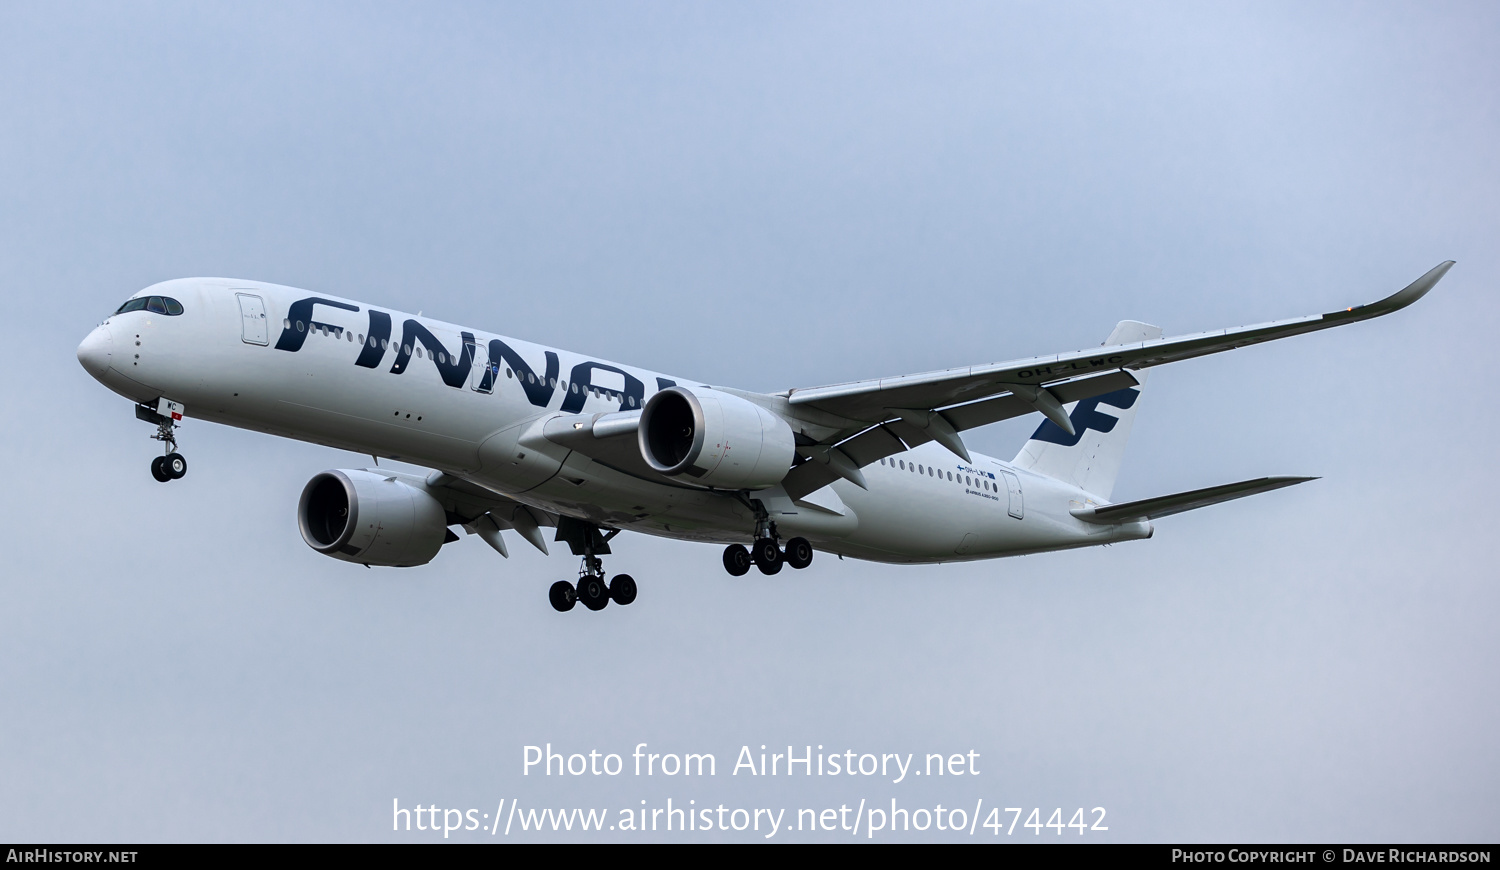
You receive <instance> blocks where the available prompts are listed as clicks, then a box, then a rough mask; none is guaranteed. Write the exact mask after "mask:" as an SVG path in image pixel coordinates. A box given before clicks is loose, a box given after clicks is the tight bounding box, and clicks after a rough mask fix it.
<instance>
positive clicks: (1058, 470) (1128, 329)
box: [1013, 320, 1161, 499]
mask: <svg viewBox="0 0 1500 870" xmlns="http://www.w3.org/2000/svg"><path fill="white" fill-rule="evenodd" d="M1156 338H1161V327H1159V326H1152V325H1150V324H1147V323H1139V322H1137V321H1134V320H1122V321H1120V323H1119V325H1118V326H1116V327H1115V331H1114V332H1111V333H1110V334H1109V339H1108V340H1107V341H1105V342H1104V344H1105V346H1110V345H1119V344H1135V343H1137V342H1141V341H1151V340H1152V339H1156ZM1131 374H1132V375H1134V376H1135V379H1136V381H1137V386H1134V387H1126V388H1125V389H1122V390H1116V391H1114V392H1112V393H1105V394H1104V395H1102V396H1094V397H1093V398H1091V399H1084V400H1083V401H1081V402H1077V403H1075V404H1074V405H1073V406H1072V407H1071V408H1070V409H1068V419H1069V420H1070V421H1071V422H1072V424H1073V433H1074V434H1072V435H1069V434H1068V433H1067V432H1065V431H1063V428H1062V427H1061V426H1058V425H1057V424H1056V423H1054V422H1052V421H1051V420H1044V421H1042V425H1040V426H1038V427H1037V430H1036V432H1035V433H1033V434H1032V436H1031V440H1030V441H1027V442H1026V446H1024V447H1022V448H1021V452H1020V453H1018V454H1016V459H1015V462H1014V463H1013V464H1014V465H1015V466H1017V467H1019V468H1026V469H1030V470H1031V471H1035V472H1036V473H1038V474H1045V475H1046V476H1048V477H1052V478H1056V479H1057V480H1061V481H1064V482H1065V483H1070V484H1073V485H1074V486H1076V487H1078V488H1079V489H1081V490H1083V491H1084V492H1087V493H1091V494H1093V495H1097V496H1099V497H1100V498H1103V499H1108V498H1109V494H1110V492H1111V491H1112V490H1114V488H1115V478H1116V477H1118V476H1119V474H1120V462H1121V461H1122V459H1123V458H1124V456H1125V442H1126V441H1127V440H1128V439H1129V438H1130V425H1131V423H1133V422H1134V421H1135V411H1136V405H1137V403H1138V401H1139V400H1140V397H1141V388H1142V387H1143V386H1144V385H1145V383H1146V373H1145V372H1144V371H1134V372H1131Z"/></svg>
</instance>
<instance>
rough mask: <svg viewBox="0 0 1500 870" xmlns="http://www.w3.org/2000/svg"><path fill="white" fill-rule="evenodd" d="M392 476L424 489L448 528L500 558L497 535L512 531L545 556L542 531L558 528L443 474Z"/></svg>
mask: <svg viewBox="0 0 1500 870" xmlns="http://www.w3.org/2000/svg"><path fill="white" fill-rule="evenodd" d="M369 470H370V471H374V472H376V473H377V474H392V473H393V472H391V471H390V470H389V469H385V468H372V469H369ZM394 474H395V476H397V477H401V478H403V479H406V480H407V481H408V482H410V483H412V484H413V485H416V486H419V487H421V488H423V489H425V490H426V491H427V492H428V493H429V494H431V495H432V496H433V497H434V498H436V499H437V500H438V501H439V502H440V503H442V505H443V509H444V510H445V511H447V512H448V522H449V525H455V524H456V525H461V526H463V529H464V531H466V532H468V533H469V534H476V535H479V536H480V537H481V538H483V539H484V541H485V543H487V544H489V545H490V546H491V547H494V548H495V549H496V550H497V551H499V553H500V555H502V556H505V557H507V558H508V557H509V556H510V553H509V552H507V551H506V549H505V539H504V538H503V537H501V535H500V532H501V531H504V530H507V529H513V530H515V531H516V533H518V534H519V535H520V536H521V537H522V538H524V539H526V541H527V542H528V543H530V544H531V545H532V546H533V547H536V548H537V549H538V550H541V551H542V552H543V553H545V552H547V539H546V537H544V536H543V534H542V529H541V527H542V526H555V525H557V524H558V518H557V516H556V515H555V514H552V513H549V512H547V511H543V510H538V509H536V508H534V507H529V506H527V505H523V504H521V503H520V502H518V501H516V500H514V499H512V498H508V497H507V496H505V495H502V494H501V493H498V492H495V491H494V490H491V489H487V488H485V487H483V486H480V485H479V484H477V483H472V482H470V481H467V480H464V479H463V478H460V477H455V476H453V475H451V474H447V473H446V472H442V471H434V472H432V473H431V474H429V475H428V476H427V477H425V478H421V477H417V476H416V475H411V474H403V473H399V472H396V473H394ZM454 540H456V538H454Z"/></svg>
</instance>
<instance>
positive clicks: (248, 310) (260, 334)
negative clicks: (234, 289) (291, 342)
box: [234, 293, 269, 345]
mask: <svg viewBox="0 0 1500 870" xmlns="http://www.w3.org/2000/svg"><path fill="white" fill-rule="evenodd" d="M234 295H235V297H236V298H238V299H239V300H240V323H241V325H242V329H243V331H242V332H241V333H240V335H241V338H242V339H243V340H244V342H245V344H259V345H264V344H266V336H267V335H268V334H269V332H268V329H267V326H266V303H265V302H264V301H263V300H262V299H261V298H260V297H259V296H254V295H251V294H249V293H236V294H234Z"/></svg>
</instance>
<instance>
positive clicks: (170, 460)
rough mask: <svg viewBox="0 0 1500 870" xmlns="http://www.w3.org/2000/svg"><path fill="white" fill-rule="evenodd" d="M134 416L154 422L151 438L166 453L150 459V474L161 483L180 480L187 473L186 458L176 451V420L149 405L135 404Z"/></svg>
mask: <svg viewBox="0 0 1500 870" xmlns="http://www.w3.org/2000/svg"><path fill="white" fill-rule="evenodd" d="M178 407H181V406H178ZM135 416H136V417H137V418H139V419H141V420H145V421H146V422H147V423H155V424H156V434H154V435H152V436H151V440H153V441H160V442H161V443H162V448H163V450H164V451H165V453H166V455H165V456H158V457H156V458H155V459H153V460H151V476H152V477H154V478H156V479H157V481H159V482H161V483H169V482H171V481H174V480H181V479H182V478H183V477H184V476H185V475H187V460H186V459H184V458H183V456H182V454H181V453H178V452H177V436H176V429H177V421H175V420H173V419H172V418H171V417H169V416H166V415H164V414H158V413H157V412H156V411H154V410H152V409H151V407H150V406H149V405H136V406H135Z"/></svg>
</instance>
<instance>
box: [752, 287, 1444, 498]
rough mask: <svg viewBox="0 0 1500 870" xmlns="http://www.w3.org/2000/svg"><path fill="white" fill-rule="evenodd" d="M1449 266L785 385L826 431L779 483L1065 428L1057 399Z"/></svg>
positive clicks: (1107, 388) (1284, 327)
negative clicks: (1301, 302)
mask: <svg viewBox="0 0 1500 870" xmlns="http://www.w3.org/2000/svg"><path fill="white" fill-rule="evenodd" d="M1452 266H1453V261H1452V260H1447V261H1444V262H1443V263H1440V264H1438V265H1437V266H1435V267H1433V268H1432V269H1431V270H1429V271H1428V272H1427V274H1425V275H1423V276H1422V277H1420V278H1418V279H1417V280H1415V281H1413V282H1412V283H1410V284H1408V285H1407V286H1406V287H1405V288H1403V289H1401V290H1399V291H1397V292H1396V293H1393V294H1391V295H1390V296H1387V297H1386V298H1384V299H1381V300H1379V301H1378V302H1372V303H1370V304H1368V305H1356V306H1351V307H1349V308H1345V309H1343V310H1341V311H1334V312H1330V313H1328V314H1321V315H1313V316H1310V317H1299V318H1296V319H1293V320H1279V321H1275V322H1272V323H1263V324H1259V325H1256V326H1243V327H1239V328H1235V329H1222V330H1217V331H1214V332H1202V333H1197V334H1195V335H1184V336H1177V337H1173V338H1159V339H1153V340H1149V341H1138V342H1133V343H1129V344H1120V345H1112V346H1107V347H1101V348H1094V349H1090V350H1080V351H1075V352H1073V353H1064V354H1057V355H1055V356H1041V357H1033V358H1031V359H1024V360H1013V361H1011V362H1003V363H994V364H991V365H983V366H970V367H967V368H957V369H946V370H944V371H937V372H927V373H924V374H916V375H903V376H901V377H895V378H880V379H876V380H868V381H855V382H853V383H847V384H834V385H831V386H826V387H812V388H806V389H794V390H789V391H787V392H785V393H782V394H781V397H784V398H785V400H786V402H787V405H786V408H785V411H784V413H785V414H787V415H789V416H792V417H795V418H798V419H801V420H804V421H809V422H814V421H815V422H816V423H817V424H818V426H819V427H821V428H822V430H823V431H822V432H820V433H819V434H820V435H822V436H823V437H820V438H807V439H806V440H808V441H809V442H810V443H808V444H805V445H799V447H798V451H799V452H800V453H802V454H803V455H804V456H805V457H806V458H808V459H811V460H814V461H812V462H806V463H803V464H800V465H798V466H797V467H796V468H793V469H792V471H791V473H790V474H789V475H788V476H787V479H786V482H785V484H784V485H785V487H786V489H787V491H788V493H789V494H790V495H791V496H792V497H793V498H799V497H801V496H802V495H805V494H807V493H810V492H812V491H813V490H816V489H819V488H820V487H823V486H826V485H827V484H829V483H832V482H833V481H834V480H837V479H838V478H840V477H842V478H845V479H848V480H851V481H853V482H855V483H856V484H859V485H860V486H863V485H864V481H863V475H861V474H860V472H859V468H860V467H862V466H864V465H868V464H870V463H872V462H876V461H878V460H879V459H881V458H883V457H886V456H891V455H893V454H895V453H899V452H901V451H903V450H906V449H907V448H908V447H915V446H916V445H917V444H920V443H924V442H926V441H934V440H935V441H938V442H939V443H941V444H943V445H944V446H945V447H947V448H949V449H950V450H952V451H953V452H954V453H956V454H958V455H959V456H960V457H962V458H964V459H966V460H967V459H968V458H969V457H968V451H967V450H965V449H964V447H963V442H962V440H961V439H960V438H959V437H958V432H960V431H962V430H964V429H969V428H973V427H975V426H981V425H985V424H987V423H993V422H996V421H998V420H1004V419H1007V418H1009V417H1016V416H1020V415H1022V414H1028V413H1031V412H1032V411H1039V412H1041V413H1042V415H1043V416H1045V417H1046V418H1047V419H1049V420H1051V421H1052V422H1054V423H1056V424H1057V425H1058V426H1059V427H1061V428H1062V429H1063V430H1065V431H1067V432H1068V433H1069V434H1072V431H1073V427H1072V423H1071V421H1070V420H1069V419H1068V416H1067V414H1066V412H1065V411H1064V409H1063V405H1065V404H1068V403H1069V402H1076V401H1079V400H1081V399H1086V398H1090V397H1092V396H1098V395H1103V394H1105V393H1109V392H1113V391H1115V390H1118V389H1123V388H1125V387H1130V386H1135V384H1136V383H1137V381H1136V379H1135V378H1134V377H1132V376H1131V374H1130V371H1131V370H1140V369H1145V368H1150V367H1151V366H1158V365H1163V364H1165V363H1169V362H1177V361H1179V360H1185V359H1192V358H1193V357H1198V356H1206V355H1208V354H1212V353H1219V352H1221V351H1226V350H1234V349H1235V348H1240V347H1245V346H1247V345H1251V344H1259V343H1261V342H1265V341H1273V340H1275V339H1278V338H1286V337H1288V336H1292V335H1301V334H1303V333H1306V332H1316V331H1318V330H1320V329H1329V328H1332V327H1335V326H1343V325H1345V324H1347V323H1355V322H1358V321H1361V320H1369V319H1371V318H1374V317H1380V316H1382V315H1385V314H1389V313H1391V312H1393V311H1399V310H1400V309H1402V308H1405V307H1406V306H1408V305H1410V304H1412V303H1413V302H1415V301H1417V300H1418V299H1421V298H1422V297H1423V296H1424V295H1426V294H1427V292H1428V291H1429V290H1431V289H1432V288H1433V286H1434V285H1436V284H1437V282H1438V281H1439V280H1440V279H1441V278H1442V277H1443V276H1444V275H1445V274H1447V272H1448V270H1449V269H1450V268H1452ZM1158 334H1159V333H1158ZM804 431H806V430H804Z"/></svg>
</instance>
